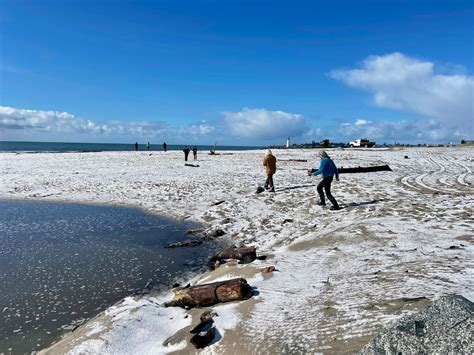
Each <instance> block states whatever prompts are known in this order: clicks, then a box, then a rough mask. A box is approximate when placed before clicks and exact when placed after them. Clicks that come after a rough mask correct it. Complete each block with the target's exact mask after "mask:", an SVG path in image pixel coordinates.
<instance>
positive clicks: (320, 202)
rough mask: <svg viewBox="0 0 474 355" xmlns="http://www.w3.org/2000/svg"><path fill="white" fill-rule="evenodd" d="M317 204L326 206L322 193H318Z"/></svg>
mask: <svg viewBox="0 0 474 355" xmlns="http://www.w3.org/2000/svg"><path fill="white" fill-rule="evenodd" d="M318 206H326V201H324V195H319V202H318Z"/></svg>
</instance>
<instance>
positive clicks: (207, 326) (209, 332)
mask: <svg viewBox="0 0 474 355" xmlns="http://www.w3.org/2000/svg"><path fill="white" fill-rule="evenodd" d="M214 316H217V314H216V313H214V312H212V311H210V310H207V311H205V312H204V313H203V314H202V315H201V317H200V320H201V322H200V323H199V324H198V325H197V326H195V327H194V328H193V329H191V334H194V335H193V336H192V338H191V340H190V342H191V344H193V345H194V346H195V347H196V348H197V349H202V348H204V347H206V346H208V345H209V344H210V343H211V342H212V340H214V337H215V335H216V328H215V327H214V325H213V324H214V320H213V319H212V318H213V317H214Z"/></svg>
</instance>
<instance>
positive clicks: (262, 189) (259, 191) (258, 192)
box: [255, 186, 265, 194]
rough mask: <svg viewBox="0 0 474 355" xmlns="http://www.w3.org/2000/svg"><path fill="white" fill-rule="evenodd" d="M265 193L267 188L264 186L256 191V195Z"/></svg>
mask: <svg viewBox="0 0 474 355" xmlns="http://www.w3.org/2000/svg"><path fill="white" fill-rule="evenodd" d="M263 191H265V188H264V187H263V186H258V187H257V191H255V193H256V194H261V193H262V192H263Z"/></svg>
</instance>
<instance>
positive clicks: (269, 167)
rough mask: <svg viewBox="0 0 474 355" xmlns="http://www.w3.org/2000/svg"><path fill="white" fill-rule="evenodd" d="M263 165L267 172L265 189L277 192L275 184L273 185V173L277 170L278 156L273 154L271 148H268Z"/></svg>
mask: <svg viewBox="0 0 474 355" xmlns="http://www.w3.org/2000/svg"><path fill="white" fill-rule="evenodd" d="M263 166H264V167H265V172H266V173H267V180H266V181H265V186H264V187H265V189H266V190H268V191H269V192H275V186H274V185H273V174H275V172H276V158H275V156H274V155H273V154H272V151H271V150H270V149H267V151H266V153H265V158H263Z"/></svg>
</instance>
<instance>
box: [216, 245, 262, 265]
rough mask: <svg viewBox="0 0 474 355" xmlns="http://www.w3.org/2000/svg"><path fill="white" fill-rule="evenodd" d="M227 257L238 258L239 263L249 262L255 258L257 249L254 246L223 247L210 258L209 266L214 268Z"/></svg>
mask: <svg viewBox="0 0 474 355" xmlns="http://www.w3.org/2000/svg"><path fill="white" fill-rule="evenodd" d="M228 259H234V260H238V261H239V263H240V264H248V263H251V262H252V261H254V260H255V259H257V249H256V248H254V247H240V248H237V247H236V246H233V247H231V248H228V249H225V250H223V251H221V252H219V253H217V254H216V255H214V256H213V257H212V258H211V259H210V263H211V267H213V268H215V267H216V266H218V265H219V264H222V263H223V262H224V261H225V260H228Z"/></svg>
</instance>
